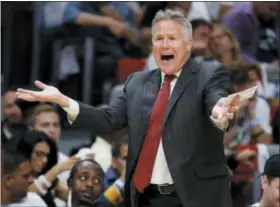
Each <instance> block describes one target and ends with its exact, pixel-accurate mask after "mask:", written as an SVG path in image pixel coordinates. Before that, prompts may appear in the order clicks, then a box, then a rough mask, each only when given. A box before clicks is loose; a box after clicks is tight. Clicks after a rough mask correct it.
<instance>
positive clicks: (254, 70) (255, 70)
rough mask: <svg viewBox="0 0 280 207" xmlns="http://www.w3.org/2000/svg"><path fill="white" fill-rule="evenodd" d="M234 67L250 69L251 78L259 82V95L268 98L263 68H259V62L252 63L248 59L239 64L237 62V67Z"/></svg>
mask: <svg viewBox="0 0 280 207" xmlns="http://www.w3.org/2000/svg"><path fill="white" fill-rule="evenodd" d="M232 69H233V70H235V69H237V70H238V69H244V70H248V75H249V78H250V79H251V80H252V82H255V83H257V85H258V97H260V98H263V99H265V100H267V95H266V88H265V84H264V81H263V77H262V73H261V69H260V68H259V66H258V65H257V64H255V63H250V62H247V61H242V62H240V63H239V64H237V65H236V66H235V67H233V68H232Z"/></svg>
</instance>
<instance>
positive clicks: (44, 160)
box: [42, 156, 48, 164]
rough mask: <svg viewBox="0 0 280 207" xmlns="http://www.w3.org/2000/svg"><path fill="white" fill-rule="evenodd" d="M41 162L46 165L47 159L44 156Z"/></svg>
mask: <svg viewBox="0 0 280 207" xmlns="http://www.w3.org/2000/svg"><path fill="white" fill-rule="evenodd" d="M42 162H43V163H44V164H46V163H47V162H48V158H47V157H46V156H44V157H43V159H42Z"/></svg>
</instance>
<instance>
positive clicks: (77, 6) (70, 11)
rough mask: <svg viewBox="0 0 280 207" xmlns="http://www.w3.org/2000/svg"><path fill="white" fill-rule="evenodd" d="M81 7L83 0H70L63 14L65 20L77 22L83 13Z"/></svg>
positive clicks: (65, 21) (66, 21)
mask: <svg viewBox="0 0 280 207" xmlns="http://www.w3.org/2000/svg"><path fill="white" fill-rule="evenodd" d="M81 7H82V4H81V2H68V3H67V6H66V9H65V12H64V15H63V22H64V23H75V22H76V19H77V18H78V16H79V15H80V13H81Z"/></svg>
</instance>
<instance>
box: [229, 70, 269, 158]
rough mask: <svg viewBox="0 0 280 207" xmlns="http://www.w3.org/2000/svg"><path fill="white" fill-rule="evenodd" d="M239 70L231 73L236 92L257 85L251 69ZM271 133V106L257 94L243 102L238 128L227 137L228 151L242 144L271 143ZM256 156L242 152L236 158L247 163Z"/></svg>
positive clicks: (238, 118)
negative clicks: (252, 78) (250, 71)
mask: <svg viewBox="0 0 280 207" xmlns="http://www.w3.org/2000/svg"><path fill="white" fill-rule="evenodd" d="M237 68H238V69H235V70H232V72H231V79H232V83H233V90H234V92H239V91H242V90H245V89H248V88H249V87H252V86H254V85H256V82H255V81H254V80H251V78H250V76H249V69H250V68H246V67H244V68H241V67H239V66H237ZM271 132H272V130H271V126H270V108H269V105H268V103H267V102H266V101H265V100H264V99H263V98H260V97H258V95H257V94H256V95H255V96H254V98H252V99H251V100H249V101H245V102H243V103H242V105H241V106H240V111H239V113H238V117H237V124H236V126H235V127H234V128H233V129H232V130H231V131H229V132H228V133H226V135H225V146H226V148H227V150H232V149H234V147H235V146H237V145H240V144H250V143H271ZM254 155H255V154H254V153H253V152H247V151H246V152H240V154H237V155H236V156H235V158H236V159H237V160H239V161H245V160H247V159H249V158H250V157H251V156H254Z"/></svg>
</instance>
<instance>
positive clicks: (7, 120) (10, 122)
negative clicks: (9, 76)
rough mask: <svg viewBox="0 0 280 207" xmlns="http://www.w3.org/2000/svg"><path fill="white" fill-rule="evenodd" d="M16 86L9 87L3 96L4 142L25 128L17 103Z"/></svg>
mask: <svg viewBox="0 0 280 207" xmlns="http://www.w3.org/2000/svg"><path fill="white" fill-rule="evenodd" d="M16 99H17V96H16V88H10V89H8V90H7V91H6V92H5V93H4V96H3V104H2V106H3V108H2V109H3V117H4V120H3V121H2V123H1V141H2V144H3V143H5V142H6V141H8V140H10V139H11V138H12V137H13V135H14V134H15V133H21V132H22V131H23V130H25V127H24V125H23V123H22V111H21V109H20V108H19V106H18V105H17V104H16Z"/></svg>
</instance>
